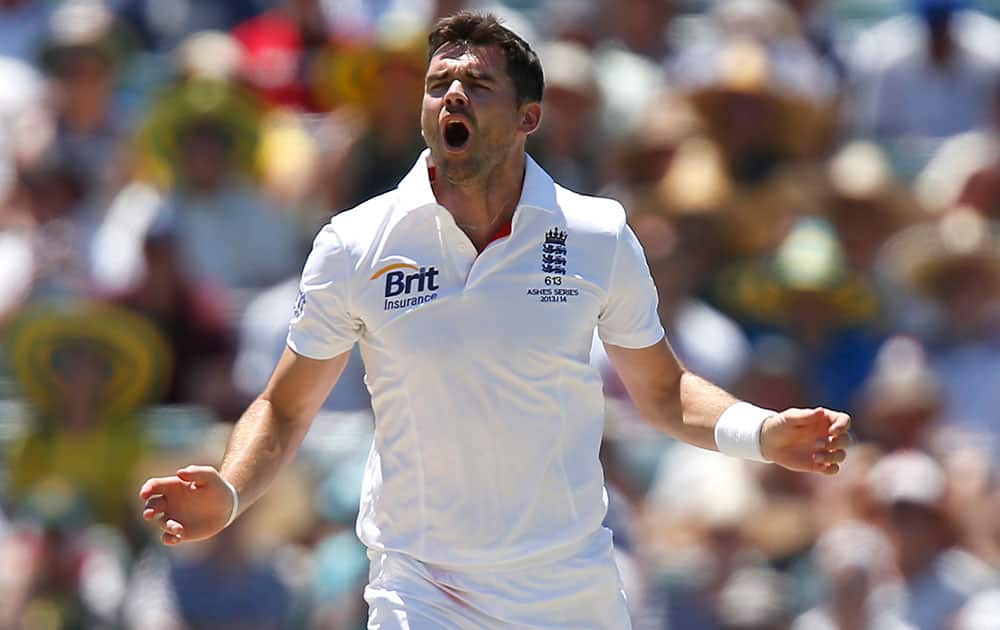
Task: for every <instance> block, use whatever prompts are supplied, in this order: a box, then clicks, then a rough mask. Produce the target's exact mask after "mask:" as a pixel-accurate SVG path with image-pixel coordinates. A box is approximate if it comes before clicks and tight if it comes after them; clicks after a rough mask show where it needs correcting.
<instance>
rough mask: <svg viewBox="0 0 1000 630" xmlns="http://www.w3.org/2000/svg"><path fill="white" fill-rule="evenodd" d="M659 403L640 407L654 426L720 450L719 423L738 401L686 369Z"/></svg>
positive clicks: (703, 446) (661, 393)
mask: <svg viewBox="0 0 1000 630" xmlns="http://www.w3.org/2000/svg"><path fill="white" fill-rule="evenodd" d="M654 400H656V403H657V404H655V406H653V405H651V406H650V407H651V408H650V409H642V408H640V412H641V413H642V414H643V416H645V417H646V419H647V420H648V421H650V422H651V423H652V424H653V425H654V426H656V427H658V428H660V429H661V430H663V431H664V432H666V433H668V434H669V435H670V436H672V437H674V438H677V439H678V440H682V441H684V442H688V443H690V444H694V445H695V446H700V447H701V448H705V449H709V450H713V451H714V450H718V448H717V446H716V443H715V424H716V422H717V421H718V419H719V416H721V415H722V413H723V412H724V411H725V410H726V409H728V408H729V407H730V406H731V405H732V404H733V403H735V402H737V400H736V399H735V398H733V396H732V395H730V394H729V393H727V392H726V391H725V390H723V389H721V388H720V387H717V386H716V385H713V384H712V383H710V382H709V381H706V380H705V379H703V378H701V377H700V376H698V375H696V374H693V373H691V372H688V371H687V370H684V371H682V372H681V373H680V376H679V377H678V378H677V379H676V382H675V383H672V384H671V387H668V388H665V389H664V390H663V391H662V392H660V395H658V396H657V397H656V398H655V399H654Z"/></svg>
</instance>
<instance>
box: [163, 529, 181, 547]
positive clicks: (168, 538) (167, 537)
mask: <svg viewBox="0 0 1000 630" xmlns="http://www.w3.org/2000/svg"><path fill="white" fill-rule="evenodd" d="M160 542H162V543H163V544H164V545H169V546H173V545H176V544H177V543H179V542H181V539H180V537H178V536H174V535H173V534H168V533H167V532H163V534H161V535H160Z"/></svg>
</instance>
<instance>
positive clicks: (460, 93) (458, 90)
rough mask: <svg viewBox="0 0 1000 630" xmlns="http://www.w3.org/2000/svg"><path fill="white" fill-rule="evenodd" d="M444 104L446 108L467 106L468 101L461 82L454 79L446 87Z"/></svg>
mask: <svg viewBox="0 0 1000 630" xmlns="http://www.w3.org/2000/svg"><path fill="white" fill-rule="evenodd" d="M444 104H445V106H447V107H465V106H466V105H468V104H469V99H468V97H467V96H466V95H465V88H464V87H463V86H462V82H461V81H458V80H457V79H456V80H455V81H452V82H451V85H449V86H448V91H447V92H445V95H444Z"/></svg>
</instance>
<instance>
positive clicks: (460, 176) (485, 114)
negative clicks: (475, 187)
mask: <svg viewBox="0 0 1000 630" xmlns="http://www.w3.org/2000/svg"><path fill="white" fill-rule="evenodd" d="M521 109H522V108H520V107H518V105H517V96H516V90H515V88H514V82H513V81H512V80H511V78H510V76H509V75H508V74H507V60H506V58H505V57H504V53H503V51H502V50H501V49H500V48H499V47H498V46H474V47H465V46H461V45H458V44H445V45H444V46H442V47H441V48H440V49H439V50H438V51H437V52H436V53H435V54H434V56H433V57H432V58H431V61H430V65H429V66H428V68H427V76H426V81H425V83H424V102H423V111H422V113H421V120H420V123H421V129H422V132H423V136H424V140H425V141H426V142H427V146H428V147H429V148H430V150H431V158H432V160H433V162H434V165H435V166H436V167H437V169H438V175H440V176H442V177H445V178H447V179H448V181H450V182H453V183H457V182H463V181H469V180H471V179H473V178H475V177H477V176H479V175H481V174H485V173H488V172H489V171H490V170H492V167H493V166H494V165H496V164H498V163H500V162H502V161H503V160H504V159H505V158H506V157H507V156H508V155H509V154H510V152H511V148H512V147H513V146H514V144H515V142H516V141H517V140H518V134H519V133H523V131H522V130H521V125H520V122H521V119H522V116H521V114H522V112H521ZM521 140H522V141H523V138H521Z"/></svg>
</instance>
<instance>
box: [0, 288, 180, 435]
mask: <svg viewBox="0 0 1000 630" xmlns="http://www.w3.org/2000/svg"><path fill="white" fill-rule="evenodd" d="M6 346H7V353H8V358H9V361H10V365H11V368H12V373H13V375H14V377H15V379H16V381H17V383H18V385H19V386H20V389H21V391H22V392H23V394H24V396H25V397H26V398H27V399H28V400H29V401H30V402H31V404H32V405H34V406H35V407H36V408H38V409H40V410H42V411H43V412H47V413H52V412H58V410H59V407H60V405H61V404H62V403H63V402H64V401H63V400H62V397H61V394H62V392H63V390H64V389H65V387H66V383H67V379H72V378H73V377H74V366H77V365H79V364H80V362H81V361H86V362H88V365H90V366H92V367H94V368H95V369H96V370H97V371H98V374H99V379H98V382H97V383H96V387H97V394H96V397H95V398H96V400H95V406H96V412H97V414H98V415H99V416H100V417H101V418H107V417H119V416H123V415H127V414H129V413H130V412H133V411H135V410H137V409H138V408H139V407H140V406H142V405H144V404H147V403H149V402H151V401H155V400H157V399H158V397H159V396H161V395H162V393H163V392H164V391H165V390H166V387H167V385H168V379H169V376H170V368H171V362H172V356H171V353H170V348H169V346H168V345H167V342H166V340H165V339H164V337H163V335H162V334H161V333H160V331H159V330H158V329H157V328H156V327H155V326H154V325H153V324H152V323H151V322H150V321H148V320H147V319H145V318H144V317H142V316H140V315H137V314H135V313H133V312H131V311H128V310H126V309H124V308H121V307H118V306H114V305H111V304H104V303H99V302H84V301H80V302H51V303H49V302H45V303H38V304H33V305H29V306H28V307H26V308H25V309H24V311H23V312H22V313H20V314H19V316H18V318H17V319H16V320H15V321H14V323H13V324H12V326H11V328H10V329H9V332H8V335H7V337H6Z"/></svg>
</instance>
